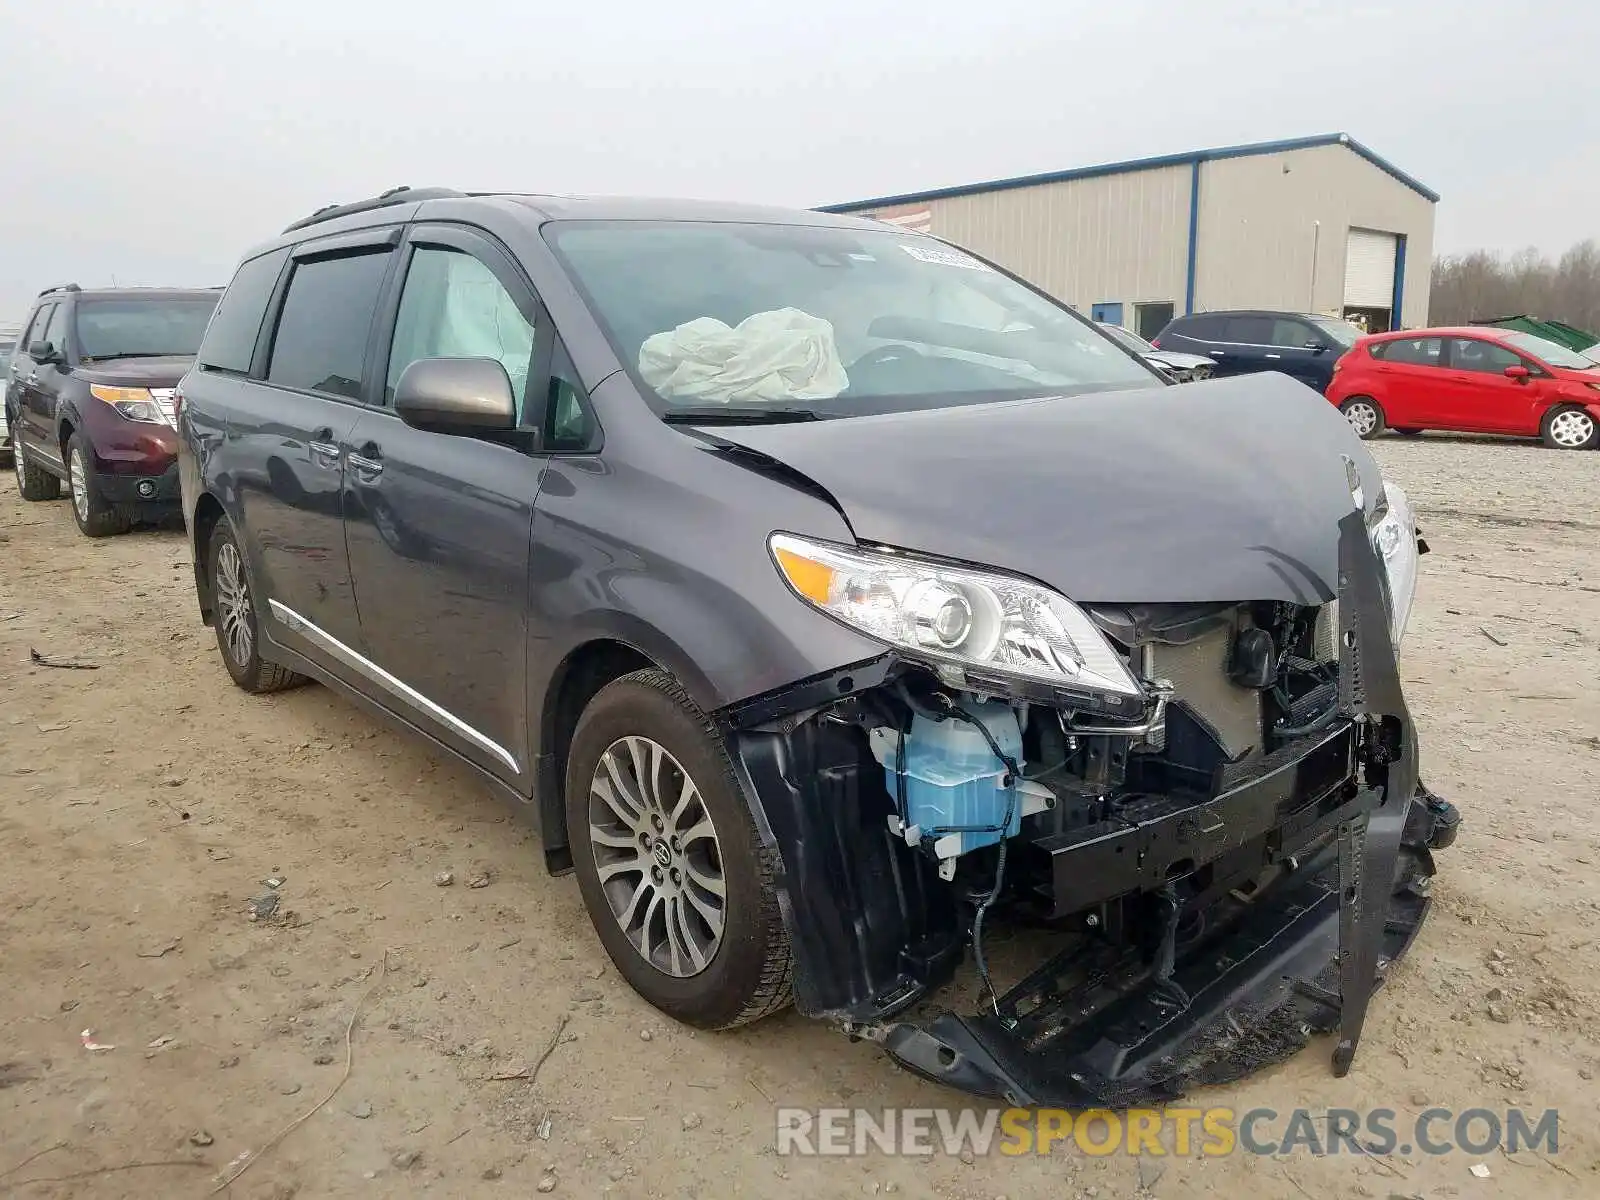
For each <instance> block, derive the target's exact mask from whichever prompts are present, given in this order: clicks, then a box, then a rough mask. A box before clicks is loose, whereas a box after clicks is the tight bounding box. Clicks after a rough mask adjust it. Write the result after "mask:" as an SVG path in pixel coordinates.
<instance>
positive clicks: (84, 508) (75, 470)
mask: <svg viewBox="0 0 1600 1200" xmlns="http://www.w3.org/2000/svg"><path fill="white" fill-rule="evenodd" d="M88 477H89V468H88V465H87V464H86V463H85V462H84V461H83V450H82V449H81V448H79V447H77V446H74V447H73V448H72V453H71V454H70V455H69V456H68V462H67V490H68V491H69V492H71V493H72V509H73V511H74V512H76V513H77V514H78V520H79V521H81V522H83V523H84V524H86V525H87V524H88V523H89V493H88V491H87V490H86V487H85V480H87V479H88Z"/></svg>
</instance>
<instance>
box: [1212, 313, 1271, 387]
mask: <svg viewBox="0 0 1600 1200" xmlns="http://www.w3.org/2000/svg"><path fill="white" fill-rule="evenodd" d="M1269 353H1272V354H1273V357H1272V358H1271V359H1269V358H1268V357H1267V355H1268V354H1269ZM1211 356H1212V357H1213V358H1214V359H1216V361H1217V365H1218V367H1217V374H1219V375H1248V374H1250V373H1251V372H1252V371H1278V370H1282V369H1283V361H1282V360H1283V356H1282V355H1281V354H1278V353H1276V352H1275V347H1274V346H1273V345H1272V318H1271V317H1268V316H1263V315H1261V314H1259V313H1235V314H1233V315H1232V316H1230V317H1228V320H1227V324H1226V325H1225V326H1224V327H1223V331H1222V341H1221V342H1220V343H1219V344H1218V346H1217V348H1216V349H1214V350H1212V351H1211Z"/></svg>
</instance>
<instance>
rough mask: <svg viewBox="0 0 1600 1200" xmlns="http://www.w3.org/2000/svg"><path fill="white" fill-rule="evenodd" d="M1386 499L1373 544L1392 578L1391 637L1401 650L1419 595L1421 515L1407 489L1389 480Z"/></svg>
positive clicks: (1390, 586) (1375, 525)
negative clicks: (1417, 513) (1419, 515)
mask: <svg viewBox="0 0 1600 1200" xmlns="http://www.w3.org/2000/svg"><path fill="white" fill-rule="evenodd" d="M1383 500H1384V503H1383V505H1382V506H1381V507H1380V508H1379V509H1378V512H1377V514H1376V516H1377V520H1376V521H1374V522H1373V525H1372V547H1373V549H1375V550H1376V551H1377V552H1378V557H1379V558H1380V559H1381V560H1382V561H1383V568H1384V571H1385V572H1386V573H1387V575H1388V577H1389V636H1390V638H1392V639H1393V641H1394V644H1395V648H1396V649H1399V647H1400V639H1401V638H1402V637H1404V636H1405V632H1406V622H1407V621H1408V620H1410V618H1411V602H1412V601H1413V600H1415V599H1416V595H1417V559H1418V553H1417V518H1416V515H1415V514H1414V513H1413V512H1412V511H1411V501H1410V500H1409V499H1408V498H1407V497H1406V494H1405V492H1404V491H1403V490H1402V489H1401V488H1400V487H1399V486H1398V485H1396V484H1393V483H1390V482H1388V481H1387V480H1385V481H1384V484H1383Z"/></svg>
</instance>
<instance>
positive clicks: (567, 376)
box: [542, 340, 599, 454]
mask: <svg viewBox="0 0 1600 1200" xmlns="http://www.w3.org/2000/svg"><path fill="white" fill-rule="evenodd" d="M544 424H545V428H544V431H543V432H544V437H543V439H542V441H543V443H544V448H545V449H546V450H548V451H550V452H551V453H554V454H562V453H566V454H571V453H575V452H578V451H583V450H592V449H593V448H594V445H595V435H596V434H598V433H599V424H598V422H596V420H595V417H594V410H593V409H592V408H591V407H590V406H589V398H588V396H586V395H585V394H584V391H583V385H582V384H580V383H579V382H578V373H577V371H575V370H574V369H573V367H572V360H571V359H569V358H568V357H567V351H566V348H565V347H564V346H562V345H561V342H560V341H559V340H557V342H556V345H555V353H554V354H553V355H552V356H551V361H550V397H549V407H548V408H547V409H546V411H545V418H544Z"/></svg>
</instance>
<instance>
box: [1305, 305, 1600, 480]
mask: <svg viewBox="0 0 1600 1200" xmlns="http://www.w3.org/2000/svg"><path fill="white" fill-rule="evenodd" d="M1327 396H1328V399H1329V400H1331V401H1332V402H1333V403H1334V404H1336V405H1337V406H1338V407H1339V410H1340V411H1341V412H1343V413H1344V415H1345V417H1346V419H1348V420H1349V422H1350V427H1351V428H1352V429H1354V430H1355V431H1356V433H1357V434H1358V435H1360V436H1361V437H1364V438H1370V437H1376V436H1377V435H1378V434H1380V433H1382V432H1383V430H1384V429H1385V428H1388V429H1393V430H1395V431H1396V432H1398V433H1409V434H1415V433H1421V432H1422V431H1423V430H1424V429H1449V430H1455V431H1459V432H1464V433H1509V434H1519V435H1521V436H1523V437H1540V438H1543V439H1544V443H1545V445H1547V446H1553V447H1555V448H1557V449H1560V450H1588V449H1591V448H1592V447H1594V446H1595V445H1596V443H1600V363H1596V362H1594V361H1592V360H1591V359H1588V358H1585V357H1584V356H1583V355H1581V354H1578V353H1577V352H1575V351H1572V350H1568V349H1567V348H1566V347H1565V346H1558V345H1557V344H1556V343H1554V342H1550V341H1546V340H1545V339H1544V338H1541V337H1535V336H1534V335H1532V334H1529V333H1520V332H1515V331H1511V330H1505V329H1476V328H1470V327H1469V328H1461V329H1408V330H1404V331H1402V332H1399V333H1380V334H1374V335H1373V336H1371V337H1364V338H1362V339H1361V340H1360V341H1358V342H1357V343H1356V344H1355V346H1353V347H1352V348H1351V349H1350V350H1349V352H1348V353H1346V354H1345V355H1344V357H1342V358H1341V359H1340V360H1339V361H1338V362H1337V363H1336V364H1334V372H1333V382H1332V383H1330V384H1329V385H1328V391H1327Z"/></svg>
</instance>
